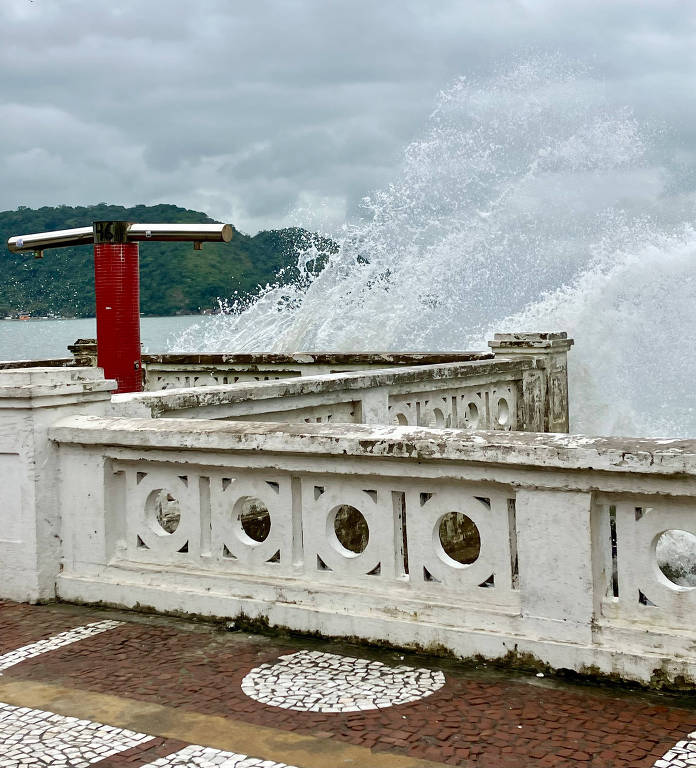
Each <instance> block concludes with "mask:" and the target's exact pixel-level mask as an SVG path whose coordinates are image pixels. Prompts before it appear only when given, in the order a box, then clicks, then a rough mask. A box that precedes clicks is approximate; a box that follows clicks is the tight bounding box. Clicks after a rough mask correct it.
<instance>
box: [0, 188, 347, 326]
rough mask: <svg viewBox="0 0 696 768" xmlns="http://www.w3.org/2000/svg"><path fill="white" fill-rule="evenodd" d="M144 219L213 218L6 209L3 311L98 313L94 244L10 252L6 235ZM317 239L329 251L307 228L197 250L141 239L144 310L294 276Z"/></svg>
mask: <svg viewBox="0 0 696 768" xmlns="http://www.w3.org/2000/svg"><path fill="white" fill-rule="evenodd" d="M109 219H113V220H123V221H135V222H142V223H155V222H164V223H171V224H177V223H182V224H183V223H187V222H188V223H190V222H200V223H212V222H213V219H211V218H210V217H208V216H207V215H206V214H205V213H200V212H199V211H191V210H187V209H186V208H180V207H178V206H175V205H151V206H147V205H137V206H135V207H133V208H124V207H123V206H119V205H107V204H106V203H100V204H99V205H91V206H86V207H74V208H73V207H71V206H67V205H61V206H58V207H56V208H49V207H45V208H39V209H32V208H26V207H24V206H20V207H19V208H18V209H17V210H16V211H1V212H0V243H1V244H2V245H1V246H0V275H1V276H2V283H1V285H0V316H4V315H7V314H15V313H17V312H19V311H25V312H30V313H31V314H34V315H48V314H55V315H60V316H64V317H86V316H91V315H94V275H93V257H92V248H91V247H90V246H88V245H87V246H81V247H79V248H57V249H49V250H46V251H45V254H44V258H43V259H35V258H34V257H33V255H32V254H30V253H29V254H18V253H10V251H8V250H7V247H6V244H7V238H9V237H12V236H13V235H24V234H30V233H32V232H45V231H48V230H53V229H69V228H72V227H84V226H89V225H90V224H91V223H92V222H93V221H100V220H102V221H103V220H109ZM312 243H313V244H315V245H316V246H317V247H318V248H319V249H320V250H321V251H323V252H325V253H328V252H329V251H331V250H332V249H333V248H335V246H334V244H333V243H331V241H329V240H326V239H324V238H321V237H319V236H318V235H314V234H312V233H310V232H307V231H305V230H302V229H279V230H271V231H268V232H259V233H258V234H257V235H255V236H254V237H250V236H248V235H244V234H242V233H240V232H235V234H234V237H233V238H232V241H231V242H230V243H220V244H218V243H208V244H205V245H204V246H203V250H201V251H194V250H193V245H192V244H191V243H157V242H152V243H143V244H142V245H141V248H140V311H141V312H142V313H143V314H145V315H174V314H186V313H195V312H199V311H202V310H208V309H215V308H216V307H217V299H218V297H219V298H229V297H233V296H238V297H242V298H244V297H247V296H252V295H254V294H255V293H256V291H257V290H258V287H259V286H264V285H266V283H268V282H274V281H275V280H276V276H277V275H278V272H279V271H280V270H284V271H283V274H282V276H281V278H280V279H281V280H282V281H285V282H287V281H289V280H291V279H293V278H294V277H296V275H297V272H296V269H295V267H294V265H295V261H296V253H297V250H298V249H300V248H302V247H307V246H309V245H310V244H312Z"/></svg>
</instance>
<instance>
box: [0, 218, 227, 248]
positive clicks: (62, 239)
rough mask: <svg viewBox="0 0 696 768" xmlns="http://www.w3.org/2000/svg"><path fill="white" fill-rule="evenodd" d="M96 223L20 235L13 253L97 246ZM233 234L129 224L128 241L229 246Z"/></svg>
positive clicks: (208, 227) (216, 227)
mask: <svg viewBox="0 0 696 768" xmlns="http://www.w3.org/2000/svg"><path fill="white" fill-rule="evenodd" d="M104 223H105V222H96V223H95V225H93V226H91V227H78V228H76V229H59V230H55V231H54V232H37V233H36V234H32V235H17V236H16V237H11V238H10V239H9V240H8V241H7V247H8V249H9V250H10V251H12V253H24V252H26V251H36V252H38V253H41V252H42V251H43V250H45V249H46V248H65V247H68V246H74V245H88V244H89V243H94V242H95V231H96V230H95V227H96V226H97V224H104ZM233 234H234V228H233V227H232V225H231V224H131V223H128V229H127V231H126V236H125V241H126V242H127V243H138V242H143V241H147V240H157V241H164V242H170V243H180V242H193V243H194V247H196V248H200V246H199V245H198V244H199V243H229V242H230V240H231V239H232V235H233Z"/></svg>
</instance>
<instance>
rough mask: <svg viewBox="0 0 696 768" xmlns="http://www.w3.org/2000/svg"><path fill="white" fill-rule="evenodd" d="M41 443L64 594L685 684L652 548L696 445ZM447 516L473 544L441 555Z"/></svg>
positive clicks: (553, 438) (695, 663)
mask: <svg viewBox="0 0 696 768" xmlns="http://www.w3.org/2000/svg"><path fill="white" fill-rule="evenodd" d="M50 437H51V439H52V440H53V441H55V443H56V444H57V445H58V446H59V455H60V478H61V481H60V501H59V504H60V509H61V518H62V535H63V570H62V572H61V573H60V574H58V578H57V594H58V596H59V597H61V598H62V599H65V600H69V601H86V602H107V603H112V604H114V605H125V606H129V607H138V606H149V607H152V608H154V609H156V610H158V611H172V612H179V611H180V612H185V613H189V614H202V615H207V616H223V617H235V616H238V615H240V614H244V615H246V616H248V617H252V618H257V619H260V620H262V621H264V622H266V621H267V622H268V623H269V624H271V625H277V626H283V627H290V628H292V629H295V630H302V631H311V632H318V633H321V634H323V635H326V636H342V637H358V638H362V639H365V640H369V641H380V642H383V641H386V642H389V643H392V644H394V645H397V646H409V647H418V648H426V649H432V650H437V649H442V648H444V649H447V650H449V651H451V652H452V653H453V654H456V655H457V656H461V657H471V656H479V655H480V656H482V657H485V658H501V657H508V658H509V659H513V660H514V659H519V658H523V659H525V660H526V661H529V660H531V659H532V658H534V659H536V660H537V663H539V664H548V665H550V666H552V667H555V668H566V669H573V670H577V671H581V672H583V671H585V672H602V673H605V674H611V675H617V676H620V677H621V678H623V679H630V680H639V681H641V682H644V683H650V682H652V683H663V682H665V681H679V680H684V681H688V682H690V683H693V682H694V681H696V652H694V650H693V649H694V641H696V627H695V626H694V616H696V590H694V589H690V588H687V587H681V586H678V585H676V584H674V583H672V582H671V581H670V580H669V579H668V578H667V577H666V576H665V575H664V574H663V573H662V572H661V571H660V569H659V567H658V565H657V561H656V556H655V546H656V541H657V539H658V538H659V536H660V535H661V534H662V533H663V532H664V531H666V530H671V529H680V530H690V531H696V524H695V523H694V519H695V518H694V501H695V500H694V495H696V442H693V441H686V442H680V441H649V440H633V441H627V440H606V439H592V438H581V437H572V436H564V435H548V434H539V433H537V434H534V433H532V434H529V433H521V432H508V433H503V432H484V431H481V432H476V433H467V432H463V431H461V430H440V429H425V428H416V429H413V428H409V427H384V426H367V425H325V424H311V425H307V424H303V425H295V426H293V425H287V424H284V425H274V424H269V423H254V422H248V423H244V424H242V423H238V422H225V421H219V420H215V421H211V420H196V421H192V420H184V419H161V420H152V419H142V420H138V419H125V418H111V419H110V418H99V417H88V416H87V417H85V416H77V417H71V418H68V419H64V420H62V421H61V422H60V423H59V424H58V425H57V426H55V427H53V428H52V429H51V431H50ZM346 508H348V509H350V510H353V512H354V514H355V513H356V512H357V514H359V516H360V517H361V518H362V519H363V520H364V524H365V525H366V526H367V528H368V530H369V535H368V536H367V537H366V538H367V542H366V546H365V547H364V549H362V551H354V550H355V549H356V547H354V546H352V544H351V543H350V542H347V541H346V540H345V538H343V537H342V536H341V535H340V531H339V530H338V528H337V526H336V518H337V515H338V514H339V513H342V512H343V511H344V510H345V509H346ZM258 509H264V510H267V511H268V516H269V523H270V525H269V526H268V527H267V531H266V535H265V538H264V537H263V535H262V536H258V535H257V534H253V537H252V535H250V530H249V529H248V528H247V527H245V520H244V517H245V513H248V512H250V511H251V512H253V511H254V510H258ZM457 521H465V522H467V525H468V528H469V530H472V531H473V536H474V538H477V540H478V544H477V543H476V542H475V541H474V542H472V541H470V542H469V543H470V544H472V548H471V549H473V553H472V552H471V551H468V552H467V551H466V550H465V551H464V552H463V553H461V552H460V553H453V552H452V551H451V550H449V548H448V547H447V548H446V543H445V537H444V533H443V526H445V527H446V525H447V524H449V523H452V524H456V523H457ZM465 528H466V527H465ZM258 539H262V540H260V541H259V540H258ZM470 539H471V536H470ZM358 549H359V548H358ZM448 550H449V551H448Z"/></svg>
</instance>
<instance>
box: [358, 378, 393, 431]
mask: <svg viewBox="0 0 696 768" xmlns="http://www.w3.org/2000/svg"><path fill="white" fill-rule="evenodd" d="M360 408H361V418H360V423H361V424H383V425H388V424H389V423H390V419H389V390H388V389H387V387H381V388H379V389H370V390H368V391H367V392H364V393H363V394H362V395H361V398H360Z"/></svg>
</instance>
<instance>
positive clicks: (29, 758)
mask: <svg viewBox="0 0 696 768" xmlns="http://www.w3.org/2000/svg"><path fill="white" fill-rule="evenodd" d="M151 738H152V737H151V736H147V735H146V734H144V733H135V732H133V731H127V730H122V729H120V728H114V727H112V726H109V725H103V724H101V723H93V722H91V721H89V720H79V719H78V718H76V717H63V716H61V715H56V714H54V713H53V712H43V711H41V710H38V709H29V708H28V707H11V706H9V705H7V704H2V703H0V739H1V740H2V748H1V749H2V756H1V757H0V766H2V767H3V768H10V766H11V767H12V768H29V767H30V766H37V768H38V766H47V765H48V766H51V768H87V766H89V765H92V764H93V763H96V762H98V761H100V760H103V759H104V758H106V757H109V756H111V755H115V754H117V753H118V752H125V751H126V750H128V749H132V748H133V747H137V746H140V745H141V744H144V743H146V742H148V741H149V740H150V739H151Z"/></svg>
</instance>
